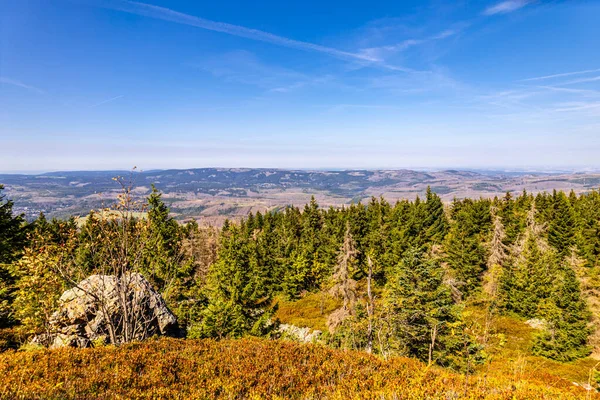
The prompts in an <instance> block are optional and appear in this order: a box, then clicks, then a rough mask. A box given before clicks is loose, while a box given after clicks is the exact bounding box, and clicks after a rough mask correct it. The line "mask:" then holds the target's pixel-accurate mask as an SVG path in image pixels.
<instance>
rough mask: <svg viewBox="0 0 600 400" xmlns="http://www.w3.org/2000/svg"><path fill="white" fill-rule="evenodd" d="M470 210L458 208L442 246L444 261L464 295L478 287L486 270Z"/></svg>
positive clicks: (484, 255) (480, 241)
mask: <svg viewBox="0 0 600 400" xmlns="http://www.w3.org/2000/svg"><path fill="white" fill-rule="evenodd" d="M455 204H456V202H455ZM471 210H472V207H471V206H470V205H469V206H467V207H464V206H463V207H460V209H459V211H458V212H457V213H456V215H455V216H454V220H453V222H452V225H451V228H450V232H449V234H448V236H447V238H446V241H445V246H444V248H445V253H446V258H445V260H446V262H447V263H448V265H449V266H450V267H451V268H452V270H453V271H454V273H455V275H456V278H457V279H458V280H459V282H460V284H461V285H462V287H461V291H462V292H463V294H465V295H468V294H470V293H472V292H473V290H474V289H475V288H477V287H478V286H479V285H480V283H481V277H482V274H483V272H484V271H485V268H486V254H485V249H484V247H483V245H482V238H481V237H480V235H479V234H478V232H477V226H476V225H475V224H474V221H473V219H472V214H471V213H470V211H471Z"/></svg>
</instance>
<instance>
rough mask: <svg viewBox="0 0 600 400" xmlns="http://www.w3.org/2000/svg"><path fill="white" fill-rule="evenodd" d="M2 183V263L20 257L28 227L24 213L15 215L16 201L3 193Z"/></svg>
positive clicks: (0, 243)
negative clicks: (7, 197)
mask: <svg viewBox="0 0 600 400" xmlns="http://www.w3.org/2000/svg"><path fill="white" fill-rule="evenodd" d="M3 190H4V186H3V185H0V264H9V263H11V262H13V261H15V260H16V259H18V257H19V255H20V253H21V251H22V250H23V248H24V247H25V244H26V239H27V227H26V223H25V219H24V216H23V215H13V206H14V203H13V202H12V201H11V200H8V199H6V196H5V195H4V194H2V191H3Z"/></svg>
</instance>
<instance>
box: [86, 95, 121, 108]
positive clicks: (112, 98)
mask: <svg viewBox="0 0 600 400" xmlns="http://www.w3.org/2000/svg"><path fill="white" fill-rule="evenodd" d="M123 97H125V95H124V94H122V95H119V96H115V97H111V98H110V99H106V100H103V101H101V102H100V103H96V104H94V105H91V106H90V107H98V106H101V105H102V104H106V103H110V102H111V101H115V100H117V99H120V98H123Z"/></svg>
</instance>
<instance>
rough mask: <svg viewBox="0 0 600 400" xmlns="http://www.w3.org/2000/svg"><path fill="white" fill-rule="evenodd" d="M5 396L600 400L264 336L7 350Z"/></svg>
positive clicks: (506, 378)
mask: <svg viewBox="0 0 600 400" xmlns="http://www.w3.org/2000/svg"><path fill="white" fill-rule="evenodd" d="M0 398H2V399H38V398H43V399H109V398H110V399H209V398H210V399H213V398H222V399H282V398H286V399H288V398H292V399H317V398H318V399H459V398H460V399H586V398H589V399H597V398H600V396H598V395H597V394H593V393H591V392H586V391H585V390H583V389H582V388H580V387H577V386H575V385H573V384H572V383H571V382H569V381H568V380H565V379H562V378H559V377H556V376H553V375H550V374H548V373H544V372H531V371H527V370H525V369H524V370H523V371H520V373H515V374H510V375H509V374H504V373H497V372H494V371H492V370H490V371H488V372H487V373H480V374H477V375H474V376H470V377H468V378H466V377H465V376H463V375H460V374H456V373H453V372H450V371H448V370H443V369H439V368H436V367H430V368H428V367H427V366H426V365H425V364H423V363H421V362H418V361H416V360H413V359H407V358H392V359H389V360H382V359H380V358H378V357H376V356H372V355H368V354H366V353H363V352H355V351H339V350H332V349H329V348H326V347H323V346H318V345H302V344H296V343H290V342H283V341H268V340H259V339H241V340H223V341H214V340H178V339H160V340H150V341H147V342H144V343H132V344H126V345H123V346H121V347H112V346H110V347H101V348H91V349H73V348H65V349H60V350H37V351H28V352H14V351H9V352H5V353H3V354H1V355H0Z"/></svg>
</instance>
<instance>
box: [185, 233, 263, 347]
mask: <svg viewBox="0 0 600 400" xmlns="http://www.w3.org/2000/svg"><path fill="white" fill-rule="evenodd" d="M253 246H255V242H253V241H249V240H247V238H246V237H245V236H244V235H243V232H242V229H241V228H240V227H237V226H234V225H230V226H229V227H228V228H227V231H226V232H224V233H223V237H222V243H221V250H220V253H219V258H218V260H217V262H216V263H215V264H214V265H213V267H212V268H211V271H210V274H209V277H208V282H207V288H206V291H207V294H206V296H207V298H208V306H207V308H206V309H205V310H204V312H203V314H202V322H201V323H200V324H199V325H196V326H192V327H191V328H190V330H189V332H188V335H189V336H192V337H214V338H226V337H239V336H242V335H245V334H250V335H262V334H266V333H268V331H269V329H270V326H271V325H270V317H271V315H272V313H273V311H274V310H273V309H271V296H270V295H269V293H268V288H267V287H266V285H265V276H264V270H262V269H261V268H259V267H258V265H257V263H256V262H255V261H254V260H253V258H252V253H253V251H255V249H254V248H253Z"/></svg>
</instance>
